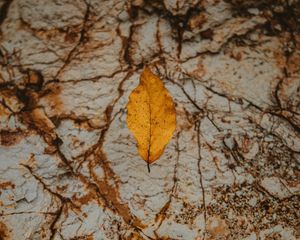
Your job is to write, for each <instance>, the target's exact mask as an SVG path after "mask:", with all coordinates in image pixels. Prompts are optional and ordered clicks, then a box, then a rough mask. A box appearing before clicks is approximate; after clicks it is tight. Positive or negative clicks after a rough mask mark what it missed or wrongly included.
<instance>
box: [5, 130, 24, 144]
mask: <svg viewBox="0 0 300 240" xmlns="http://www.w3.org/2000/svg"><path fill="white" fill-rule="evenodd" d="M24 136H25V134H24V133H23V132H17V131H9V130H1V131H0V144H1V145H2V146H5V147H9V146H13V145H15V144H17V143H19V142H20V141H21V140H22V139H23V138H24Z"/></svg>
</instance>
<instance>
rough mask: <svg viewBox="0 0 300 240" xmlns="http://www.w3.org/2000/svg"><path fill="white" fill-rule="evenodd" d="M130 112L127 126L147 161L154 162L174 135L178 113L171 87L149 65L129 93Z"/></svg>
mask: <svg viewBox="0 0 300 240" xmlns="http://www.w3.org/2000/svg"><path fill="white" fill-rule="evenodd" d="M127 113H128V115H127V125H128V128H129V129H130V130H131V131H132V133H133V135H134V137H135V139H136V140H137V143H138V149H139V154H140V155H141V157H142V158H143V159H144V160H145V161H146V162H147V163H148V164H150V163H153V162H154V161H155V160H157V159H158V158H159V157H160V156H161V155H162V153H163V151H164V148H165V146H166V145H167V143H168V142H169V141H170V139H171V138H172V136H173V133H174V131H175V127H176V113H175V106H174V102H173V100H172V98H171V96H170V94H169V92H168V90H167V89H166V88H165V86H164V84H163V82H162V81H161V80H160V79H159V77H157V76H156V75H154V74H153V73H152V72H151V70H150V69H149V68H148V67H146V68H145V69H144V71H143V72H142V74H141V78H140V84H139V85H138V86H137V87H136V88H135V89H134V90H133V91H132V93H131V95H130V96H129V102H128V104H127ZM148 166H149V165H148Z"/></svg>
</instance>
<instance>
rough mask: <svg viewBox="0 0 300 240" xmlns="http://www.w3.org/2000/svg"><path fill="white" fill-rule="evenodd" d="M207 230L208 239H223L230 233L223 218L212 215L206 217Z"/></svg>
mask: <svg viewBox="0 0 300 240" xmlns="http://www.w3.org/2000/svg"><path fill="white" fill-rule="evenodd" d="M206 229H207V232H208V233H209V234H210V236H211V237H210V238H208V239H210V240H213V239H220V240H225V239H227V236H228V235H229V234H230V231H229V228H228V226H227V224H226V222H225V220H224V219H221V218H220V217H219V216H214V217H211V218H209V219H208V221H207V227H206Z"/></svg>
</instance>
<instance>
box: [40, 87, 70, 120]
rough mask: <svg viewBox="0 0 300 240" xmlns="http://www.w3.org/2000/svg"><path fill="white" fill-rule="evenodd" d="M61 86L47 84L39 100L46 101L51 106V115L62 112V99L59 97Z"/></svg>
mask: <svg viewBox="0 0 300 240" xmlns="http://www.w3.org/2000/svg"><path fill="white" fill-rule="evenodd" d="M61 91H62V89H61V87H60V86H59V85H57V84H55V83H53V84H51V85H50V84H49V87H48V88H47V89H46V90H45V91H44V93H43V94H42V96H41V99H40V100H44V101H46V102H47V106H49V107H50V108H51V115H61V114H63V112H64V107H63V105H64V104H63V101H62V99H61V97H60V94H61Z"/></svg>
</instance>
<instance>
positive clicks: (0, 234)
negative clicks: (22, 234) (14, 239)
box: [0, 222, 11, 240]
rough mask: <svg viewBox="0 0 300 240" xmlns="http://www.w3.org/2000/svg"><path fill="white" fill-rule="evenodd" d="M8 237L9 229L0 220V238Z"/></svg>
mask: <svg viewBox="0 0 300 240" xmlns="http://www.w3.org/2000/svg"><path fill="white" fill-rule="evenodd" d="M8 239H11V238H10V231H9V230H8V228H7V226H6V225H5V224H4V223H3V222H0V240H8Z"/></svg>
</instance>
